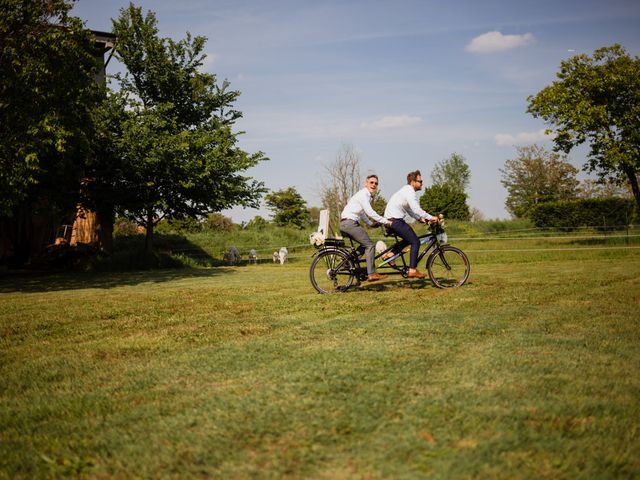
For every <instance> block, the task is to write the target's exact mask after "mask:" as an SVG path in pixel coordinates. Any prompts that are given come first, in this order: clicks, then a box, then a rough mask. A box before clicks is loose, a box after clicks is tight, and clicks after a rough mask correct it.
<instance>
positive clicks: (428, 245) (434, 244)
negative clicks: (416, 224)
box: [375, 232, 440, 277]
mask: <svg viewBox="0 0 640 480" xmlns="http://www.w3.org/2000/svg"><path fill="white" fill-rule="evenodd" d="M392 236H393V237H394V238H395V243H394V244H393V245H391V246H390V247H388V248H387V249H386V250H384V251H383V252H381V253H379V254H377V255H376V257H375V259H376V261H377V260H380V259H382V258H383V257H384V256H385V255H387V254H388V253H391V252H393V251H394V249H395V248H397V247H398V245H400V244H401V243H403V242H404V240H401V239H400V240H399V239H398V236H397V235H395V234H392ZM418 239H419V240H420V249H421V250H420V252H419V253H418V264H419V263H420V262H421V261H422V259H423V258H424V257H425V256H426V255H427V254H428V253H429V252H431V251H432V250H434V251H435V249H437V248H438V247H439V246H440V242H438V239H437V237H436V234H435V233H433V232H428V233H425V234H423V235H419V236H418ZM423 246H424V248H423ZM410 248H411V247H410V246H408V245H407V246H404V247H403V248H402V251H401V252H400V253H398V254H395V255H393V256H392V257H390V258H388V259H383V261H382V262H381V263H380V264H379V265H378V269H380V270H384V274H385V275H396V274H398V275H402V276H403V277H406V276H407V273H408V271H409V264H408V263H407V261H406V259H405V256H404V255H405V253H409V251H410V250H409V249H410ZM397 261H401V262H402V265H401V266H400V265H392V264H391V262H394V263H395V262H397ZM389 270H390V271H389Z"/></svg>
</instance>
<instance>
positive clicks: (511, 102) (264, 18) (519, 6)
mask: <svg viewBox="0 0 640 480" xmlns="http://www.w3.org/2000/svg"><path fill="white" fill-rule="evenodd" d="M128 3H129V2H128V1H124V0H101V1H100V2H94V1H93V0H80V1H79V2H77V3H76V6H75V7H74V10H73V13H74V14H75V15H76V16H78V17H80V18H82V19H83V20H85V22H86V26H87V27H88V28H91V29H95V30H106V31H110V30H111V20H110V19H111V18H115V17H117V16H118V13H119V10H120V8H122V7H125V6H127V5H128ZM134 3H135V4H136V5H137V6H141V7H142V8H143V9H144V10H152V11H154V12H155V13H156V15H157V19H158V23H159V28H160V32H161V35H163V36H168V37H171V38H174V39H181V38H184V36H185V33H186V32H187V31H188V32H191V33H192V34H194V35H204V36H206V37H207V38H208V42H207V47H206V51H207V53H208V58H207V62H206V65H205V68H206V70H207V71H210V72H212V73H215V74H216V75H217V76H218V78H219V80H222V79H225V78H226V79H228V80H229V81H230V82H231V86H232V88H234V89H238V90H240V91H241V92H242V95H241V96H240V98H239V100H238V102H237V104H236V107H238V109H240V110H241V111H242V112H243V115H244V117H243V119H242V120H241V121H240V122H238V124H237V125H238V128H239V129H240V130H244V131H245V132H246V133H245V134H244V135H242V136H241V140H240V145H241V146H242V148H244V149H245V150H247V151H249V152H254V151H257V150H262V151H263V152H265V154H266V155H267V156H268V157H269V158H270V160H269V161H268V162H264V163H262V164H260V165H259V166H257V167H255V168H253V169H252V170H251V171H250V172H249V174H250V175H251V176H253V177H254V178H256V179H258V180H261V181H263V182H264V183H265V185H266V186H267V188H269V189H271V190H278V189H282V188H287V187H290V186H293V187H295V188H296V189H297V190H298V192H300V194H301V195H302V196H303V197H304V199H305V200H306V201H307V203H308V205H309V206H319V205H320V200H319V191H320V185H321V181H322V176H323V170H324V165H327V164H329V163H331V162H332V161H333V160H334V159H335V157H336V154H337V152H338V151H339V150H340V148H341V145H342V144H345V143H346V144H350V145H353V147H354V148H355V149H356V150H357V151H358V152H359V154H360V158H361V164H362V167H363V173H365V174H366V173H376V174H378V175H379V177H380V182H381V185H380V186H381V192H382V194H383V196H385V197H386V198H389V197H390V196H391V194H392V193H393V192H395V191H396V190H397V189H399V188H400V187H401V186H402V185H403V184H404V183H405V179H406V174H407V172H409V171H411V170H415V169H420V170H421V171H422V173H423V176H424V177H425V179H427V184H429V182H428V180H429V174H430V172H431V170H432V168H433V167H434V165H435V164H436V162H439V161H441V160H443V159H444V158H447V157H448V156H449V155H451V153H454V152H456V153H459V154H462V155H463V156H464V157H465V158H466V160H467V163H468V164H469V166H470V168H471V185H470V189H469V197H470V198H469V204H470V205H471V206H472V207H476V208H478V209H480V211H481V212H482V213H483V214H484V215H485V216H486V217H488V218H507V217H508V214H507V212H506V211H505V209H504V200H505V197H506V191H505V190H504V188H503V187H502V185H501V184H500V178H501V174H500V171H499V169H500V168H501V167H503V166H504V163H505V161H506V160H507V159H509V158H514V157H515V155H516V150H515V147H514V145H522V144H526V143H531V142H536V143H538V144H541V145H545V146H547V147H548V148H551V143H550V142H549V140H548V139H547V138H545V137H544V135H543V133H542V132H543V130H544V128H545V125H544V124H543V123H542V121H540V120H537V119H534V118H533V117H532V116H531V115H529V114H527V113H526V107H527V97H528V96H529V95H534V94H535V93H537V92H538V91H539V90H541V89H542V88H544V87H545V86H546V85H548V84H550V83H551V82H552V81H554V80H555V74H556V72H557V71H558V67H559V65H560V62H561V61H562V60H563V59H566V58H569V57H570V56H572V55H576V54H579V53H586V54H591V53H592V52H593V51H594V50H595V49H597V48H600V47H604V46H609V45H612V44H614V43H620V44H621V45H622V46H624V47H625V48H626V49H627V51H628V52H629V53H630V54H632V55H640V28H639V26H640V2H638V1H633V0H626V1H624V0H609V1H608V2H602V1H592V0H580V1H574V0H569V1H557V0H556V1H547V0H536V1H517V0H510V1H506V0H495V1H477V0H476V1H466V0H465V1H455V0H453V1H451V2H441V1H431V0H423V1H419V0H393V1H391V0H389V1H381V0H369V1H364V0H363V1H358V0H341V1H340V0H335V1H334V0H327V1H324V0H313V1H307V0H298V1H293V0H282V1H269V0H262V1H260V0H220V1H204V0H182V1H180V2H178V1H175V0H153V1H152V0H139V1H138V2H134ZM110 67H111V65H110ZM114 67H115V66H114ZM569 159H570V161H571V162H572V163H573V164H574V165H575V166H576V167H580V166H581V165H582V164H583V163H584V151H581V152H575V153H572V154H571V155H570V158H569ZM225 213H226V214H227V215H229V216H231V217H232V218H233V219H234V221H236V222H240V221H247V220H250V219H251V218H253V217H254V216H255V215H258V214H259V215H262V216H264V217H267V216H268V215H269V213H268V210H266V209H265V208H262V209H260V210H243V209H240V208H237V209H233V210H230V211H226V212H225Z"/></svg>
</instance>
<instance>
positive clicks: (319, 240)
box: [309, 232, 325, 247]
mask: <svg viewBox="0 0 640 480" xmlns="http://www.w3.org/2000/svg"><path fill="white" fill-rule="evenodd" d="M324 240H325V238H324V235H322V234H321V233H320V232H313V233H312V234H311V235H309V243H310V244H311V245H316V246H318V247H319V246H320V245H322V244H324Z"/></svg>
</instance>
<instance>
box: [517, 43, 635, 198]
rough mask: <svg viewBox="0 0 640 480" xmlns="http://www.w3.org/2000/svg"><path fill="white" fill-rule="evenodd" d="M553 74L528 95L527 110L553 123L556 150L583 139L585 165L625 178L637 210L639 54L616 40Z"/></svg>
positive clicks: (602, 173) (603, 174)
mask: <svg viewBox="0 0 640 480" xmlns="http://www.w3.org/2000/svg"><path fill="white" fill-rule="evenodd" d="M557 77H558V80H557V81H555V82H553V83H552V84H551V85H549V86H547V87H545V88H544V89H543V90H541V91H540V92H539V93H538V94H537V95H535V96H531V97H529V98H528V101H529V107H528V112H529V113H531V114H533V115H534V116H535V117H540V118H542V119H544V120H545V121H546V122H547V123H549V124H550V125H551V126H552V130H553V131H555V134H556V136H555V139H554V142H555V145H556V148H557V149H558V150H560V151H563V152H565V153H568V152H569V151H570V150H571V149H572V148H574V147H575V146H577V145H580V144H582V143H585V142H587V143H588V144H589V146H590V153H589V156H588V161H587V163H586V165H585V169H586V170H588V171H595V172H597V173H598V174H599V175H600V177H601V178H602V179H603V180H606V179H614V180H618V181H620V180H621V179H626V180H627V181H628V183H629V185H630V186H631V190H632V191H633V195H634V197H635V199H636V203H637V204H638V207H639V208H640V189H639V188H638V172H639V171H640V58H638V57H631V56H630V55H629V54H628V53H627V52H626V50H625V49H624V48H622V47H621V46H620V45H617V44H616V45H613V46H610V47H605V48H601V49H598V50H596V51H595V52H594V53H593V56H591V57H589V56H588V55H576V56H574V57H572V58H570V59H568V60H565V61H563V62H561V64H560V71H559V72H558V73H557Z"/></svg>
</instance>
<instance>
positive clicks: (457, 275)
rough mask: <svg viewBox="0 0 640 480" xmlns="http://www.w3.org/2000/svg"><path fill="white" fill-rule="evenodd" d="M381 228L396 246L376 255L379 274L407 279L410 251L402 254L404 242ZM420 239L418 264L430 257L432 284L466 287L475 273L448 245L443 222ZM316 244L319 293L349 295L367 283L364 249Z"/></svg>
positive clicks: (314, 278) (338, 241) (314, 279)
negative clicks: (349, 291)
mask: <svg viewBox="0 0 640 480" xmlns="http://www.w3.org/2000/svg"><path fill="white" fill-rule="evenodd" d="M381 228H382V229H383V231H384V234H385V236H387V237H393V238H394V239H395V243H394V244H393V245H391V246H390V247H388V248H386V249H385V250H383V251H381V252H376V256H375V261H376V262H380V263H378V265H377V269H378V272H379V273H381V274H386V275H401V276H402V277H404V278H407V276H408V273H409V264H408V261H407V259H406V258H405V254H406V255H408V252H409V247H408V246H407V247H404V248H403V249H402V250H401V251H399V252H398V250H399V249H400V245H401V244H402V243H403V240H402V239H401V238H400V237H398V236H397V235H395V234H394V233H393V232H392V231H390V230H388V229H387V228H386V226H382V227H381ZM418 238H419V239H420V253H419V254H418V263H420V262H422V260H423V259H424V258H425V257H426V264H425V266H426V270H427V273H428V275H429V279H430V280H431V282H433V284H434V285H435V286H436V287H438V288H456V287H460V286H462V285H464V284H465V282H466V281H467V279H468V278H469V272H470V271H471V266H470V264H469V258H468V257H467V255H466V254H465V253H464V252H463V251H462V250H460V249H459V248H457V247H454V246H452V245H449V244H448V243H447V234H446V232H445V229H444V221H443V219H442V218H440V219H439V221H437V222H434V223H432V224H430V225H429V231H428V232H427V233H425V234H423V235H419V236H418ZM313 243H314V245H315V247H316V248H317V249H318V251H317V252H316V253H315V254H314V258H313V261H312V262H311V268H310V270H309V277H310V280H311V284H312V285H313V288H315V289H316V290H317V291H318V292H319V293H342V292H346V291H347V290H348V289H349V288H350V287H353V286H358V285H360V282H361V281H364V280H366V278H367V268H366V262H365V261H364V258H362V254H363V252H362V249H360V248H355V247H354V244H353V240H352V239H351V238H349V243H350V245H347V244H346V242H345V239H343V238H326V239H317V240H316V241H315V242H313ZM396 252H397V253H396ZM391 254H393V255H391Z"/></svg>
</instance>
